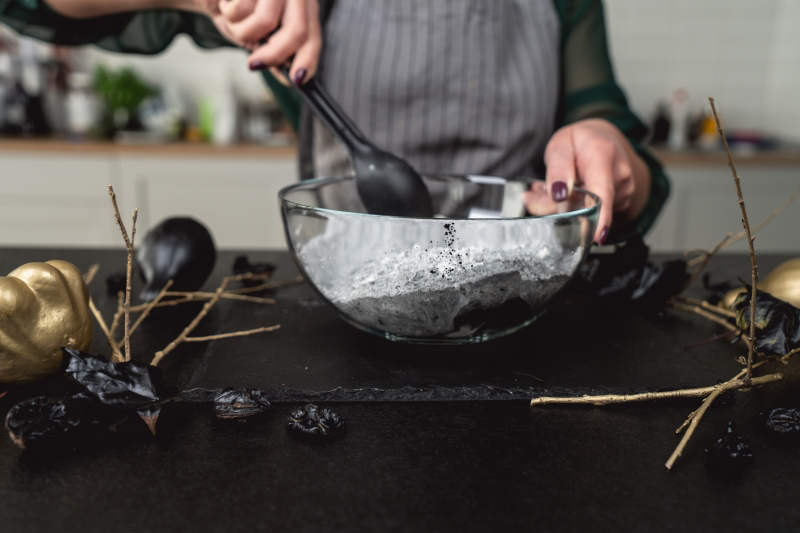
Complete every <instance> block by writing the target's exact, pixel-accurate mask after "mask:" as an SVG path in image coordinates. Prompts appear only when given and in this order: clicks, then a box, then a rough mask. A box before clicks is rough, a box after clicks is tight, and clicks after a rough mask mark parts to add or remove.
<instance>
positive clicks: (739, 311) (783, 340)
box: [733, 287, 800, 355]
mask: <svg viewBox="0 0 800 533" xmlns="http://www.w3.org/2000/svg"><path fill="white" fill-rule="evenodd" d="M751 297H752V290H751V288H750V287H748V288H747V290H746V291H745V292H743V293H742V294H740V295H739V296H737V297H736V300H734V302H733V308H734V309H735V310H736V325H737V326H738V327H739V328H740V329H741V330H742V331H745V332H749V331H750V299H751ZM756 328H757V329H756V341H755V349H756V351H757V352H760V353H763V354H766V355H786V354H787V353H789V352H790V351H792V350H795V349H797V348H800V309H798V308H797V307H795V306H793V305H792V304H790V303H787V302H784V301H783V300H779V299H777V298H775V297H774V296H772V295H771V294H769V293H766V292H764V291H757V295H756Z"/></svg>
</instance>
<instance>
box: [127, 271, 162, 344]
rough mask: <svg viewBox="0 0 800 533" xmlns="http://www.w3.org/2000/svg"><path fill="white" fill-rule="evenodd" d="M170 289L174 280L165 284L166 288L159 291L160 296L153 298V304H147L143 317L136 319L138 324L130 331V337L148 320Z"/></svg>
mask: <svg viewBox="0 0 800 533" xmlns="http://www.w3.org/2000/svg"><path fill="white" fill-rule="evenodd" d="M170 287H172V280H168V281H167V282H166V283H165V284H164V287H163V288H162V289H161V291H159V293H158V295H157V296H156V297H155V298H153V300H152V301H151V302H149V303H148V304H147V307H145V309H144V311H143V312H142V314H141V315H139V318H137V319H136V322H134V323H133V326H131V331H130V333H129V335H133V332H134V331H136V328H138V327H139V324H141V323H142V322H143V321H144V319H145V318H147V316H148V315H149V314H150V311H152V310H153V308H154V307H155V306H156V305H158V302H160V301H161V298H163V297H164V295H165V294H166V293H167V290H168V289H169V288H170ZM128 310H129V311H130V308H128Z"/></svg>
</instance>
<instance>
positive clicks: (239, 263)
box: [232, 255, 277, 287]
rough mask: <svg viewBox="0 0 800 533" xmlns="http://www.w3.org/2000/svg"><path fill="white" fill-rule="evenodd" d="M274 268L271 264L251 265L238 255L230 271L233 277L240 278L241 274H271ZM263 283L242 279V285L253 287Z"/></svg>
mask: <svg viewBox="0 0 800 533" xmlns="http://www.w3.org/2000/svg"><path fill="white" fill-rule="evenodd" d="M276 268H277V267H276V266H275V265H273V264H272V263H251V262H250V259H249V258H248V257H247V256H246V255H240V256H237V257H236V259H235V260H234V262H233V269H232V270H233V275H234V276H241V275H242V274H257V275H260V274H272V273H273V272H275V269H276ZM263 282H264V280H263V279H255V280H254V279H243V280H242V285H244V286H245V287H254V286H256V285H260V284H261V283H263Z"/></svg>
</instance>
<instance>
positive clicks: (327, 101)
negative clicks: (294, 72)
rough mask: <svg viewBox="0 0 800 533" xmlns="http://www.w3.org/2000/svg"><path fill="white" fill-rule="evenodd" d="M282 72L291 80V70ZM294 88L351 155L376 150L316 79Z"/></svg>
mask: <svg viewBox="0 0 800 533" xmlns="http://www.w3.org/2000/svg"><path fill="white" fill-rule="evenodd" d="M280 70H281V73H282V74H283V75H284V76H286V78H287V79H291V78H289V69H288V68H287V67H286V66H285V65H283V66H281V67H280ZM292 86H293V87H294V88H295V89H296V90H297V92H298V93H299V94H300V98H302V99H303V101H304V102H305V103H306V104H307V105H308V107H310V108H311V109H312V110H313V111H314V115H315V116H316V117H317V118H318V119H320V120H321V121H322V123H323V124H324V125H325V126H326V127H327V128H328V129H329V130H330V131H331V133H333V134H334V135H336V137H337V138H338V139H339V140H340V141H342V143H343V144H344V145H345V146H346V147H347V149H348V150H349V151H350V153H351V154H352V153H362V152H364V151H367V150H372V149H374V147H373V146H372V144H370V143H369V141H367V138H366V137H365V136H364V134H363V133H361V130H360V129H358V126H356V125H355V123H354V122H353V121H352V120H351V119H350V117H348V116H347V114H346V113H345V112H344V111H342V108H340V107H339V104H337V103H336V101H335V100H334V99H333V98H332V97H331V95H330V94H328V91H327V90H326V89H325V86H324V85H323V84H322V83H320V82H319V81H318V80H317V79H316V78H311V79H310V80H308V81H307V82H305V83H303V84H302V85H296V84H295V83H294V82H292Z"/></svg>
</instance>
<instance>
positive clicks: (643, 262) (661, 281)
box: [580, 237, 689, 316]
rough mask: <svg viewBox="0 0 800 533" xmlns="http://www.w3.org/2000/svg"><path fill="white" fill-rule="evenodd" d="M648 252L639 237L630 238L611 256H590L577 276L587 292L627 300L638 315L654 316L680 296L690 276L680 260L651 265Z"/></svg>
mask: <svg viewBox="0 0 800 533" xmlns="http://www.w3.org/2000/svg"><path fill="white" fill-rule="evenodd" d="M648 251H649V250H648V248H647V246H646V245H645V244H644V242H643V241H642V239H641V237H636V238H633V239H631V240H630V241H628V242H627V243H626V244H625V246H620V247H618V248H617V250H616V252H614V253H613V254H596V255H592V256H590V258H589V259H588V260H587V262H586V263H584V265H583V266H582V267H581V270H580V277H581V278H582V280H583V282H584V284H585V286H586V287H587V288H588V290H589V291H590V292H593V293H595V294H597V295H599V296H601V297H608V298H615V299H619V300H624V301H630V302H631V303H632V304H633V306H634V307H635V308H636V309H637V310H638V311H639V312H640V313H643V314H645V315H648V316H655V315H657V314H658V313H660V312H661V310H662V309H663V308H664V304H665V303H666V301H667V300H669V299H670V298H672V297H673V296H675V295H677V294H680V292H681V291H682V290H683V288H684V286H685V284H686V281H687V280H688V279H689V274H688V273H687V272H686V261H683V260H681V259H678V260H674V261H666V262H664V263H662V264H661V265H659V266H654V265H652V264H651V263H649V262H648V261H647V256H648Z"/></svg>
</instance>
